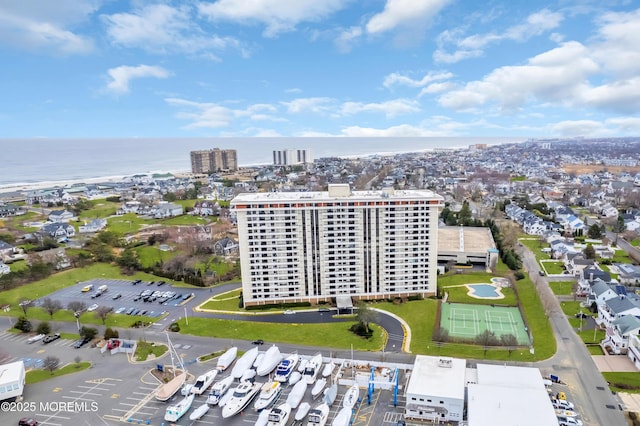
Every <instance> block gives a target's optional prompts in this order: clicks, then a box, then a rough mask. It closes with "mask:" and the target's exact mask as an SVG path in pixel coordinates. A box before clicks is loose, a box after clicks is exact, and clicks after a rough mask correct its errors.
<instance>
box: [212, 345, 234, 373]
mask: <svg viewBox="0 0 640 426" xmlns="http://www.w3.org/2000/svg"><path fill="white" fill-rule="evenodd" d="M237 356H238V348H237V347H235V346H234V347H232V348H231V349H229V350H227V351H226V352H225V353H223V354H222V355H220V358H218V362H217V364H216V368H217V369H218V370H220V371H224V370H226V369H227V368H229V366H230V365H231V364H233V361H235V360H236V357H237Z"/></svg>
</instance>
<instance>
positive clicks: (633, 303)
mask: <svg viewBox="0 0 640 426" xmlns="http://www.w3.org/2000/svg"><path fill="white" fill-rule="evenodd" d="M625 315H633V316H640V301H638V300H637V299H636V298H633V299H632V298H630V297H627V296H625V295H622V294H621V295H619V296H618V297H614V298H613V299H609V300H607V301H606V302H604V303H603V304H602V305H599V306H598V317H597V318H596V323H597V324H598V325H600V326H605V327H612V324H613V321H615V320H616V319H618V318H622V317H624V316H625Z"/></svg>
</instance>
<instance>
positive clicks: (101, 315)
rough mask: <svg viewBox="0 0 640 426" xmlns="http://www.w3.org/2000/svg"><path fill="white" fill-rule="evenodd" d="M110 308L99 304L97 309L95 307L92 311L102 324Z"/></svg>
mask: <svg viewBox="0 0 640 426" xmlns="http://www.w3.org/2000/svg"><path fill="white" fill-rule="evenodd" d="M112 310H113V308H111V307H110V306H99V307H98V309H96V311H95V312H94V315H95V316H96V318H98V319H99V320H101V321H102V324H104V323H105V322H106V321H107V317H108V316H109V314H110V313H111V311H112Z"/></svg>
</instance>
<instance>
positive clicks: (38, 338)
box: [27, 334, 45, 343]
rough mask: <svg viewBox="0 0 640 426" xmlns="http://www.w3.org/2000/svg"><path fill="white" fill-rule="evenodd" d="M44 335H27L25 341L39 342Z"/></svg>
mask: <svg viewBox="0 0 640 426" xmlns="http://www.w3.org/2000/svg"><path fill="white" fill-rule="evenodd" d="M44 336H45V335H44V334H36V335H35V336H32V337H29V338H28V339H27V343H35V342H39V341H40V340H42V339H44Z"/></svg>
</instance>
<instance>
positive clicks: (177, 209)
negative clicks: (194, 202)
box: [151, 203, 184, 219]
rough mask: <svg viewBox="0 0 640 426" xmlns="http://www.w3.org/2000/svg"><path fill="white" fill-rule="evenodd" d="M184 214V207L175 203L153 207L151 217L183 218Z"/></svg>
mask: <svg viewBox="0 0 640 426" xmlns="http://www.w3.org/2000/svg"><path fill="white" fill-rule="evenodd" d="M182 214H184V210H183V209H182V206H181V205H179V204H174V203H160V204H157V205H156V206H154V207H153V209H152V211H151V215H152V216H153V217H154V218H156V219H164V218H167V217H175V216H181V215H182Z"/></svg>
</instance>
